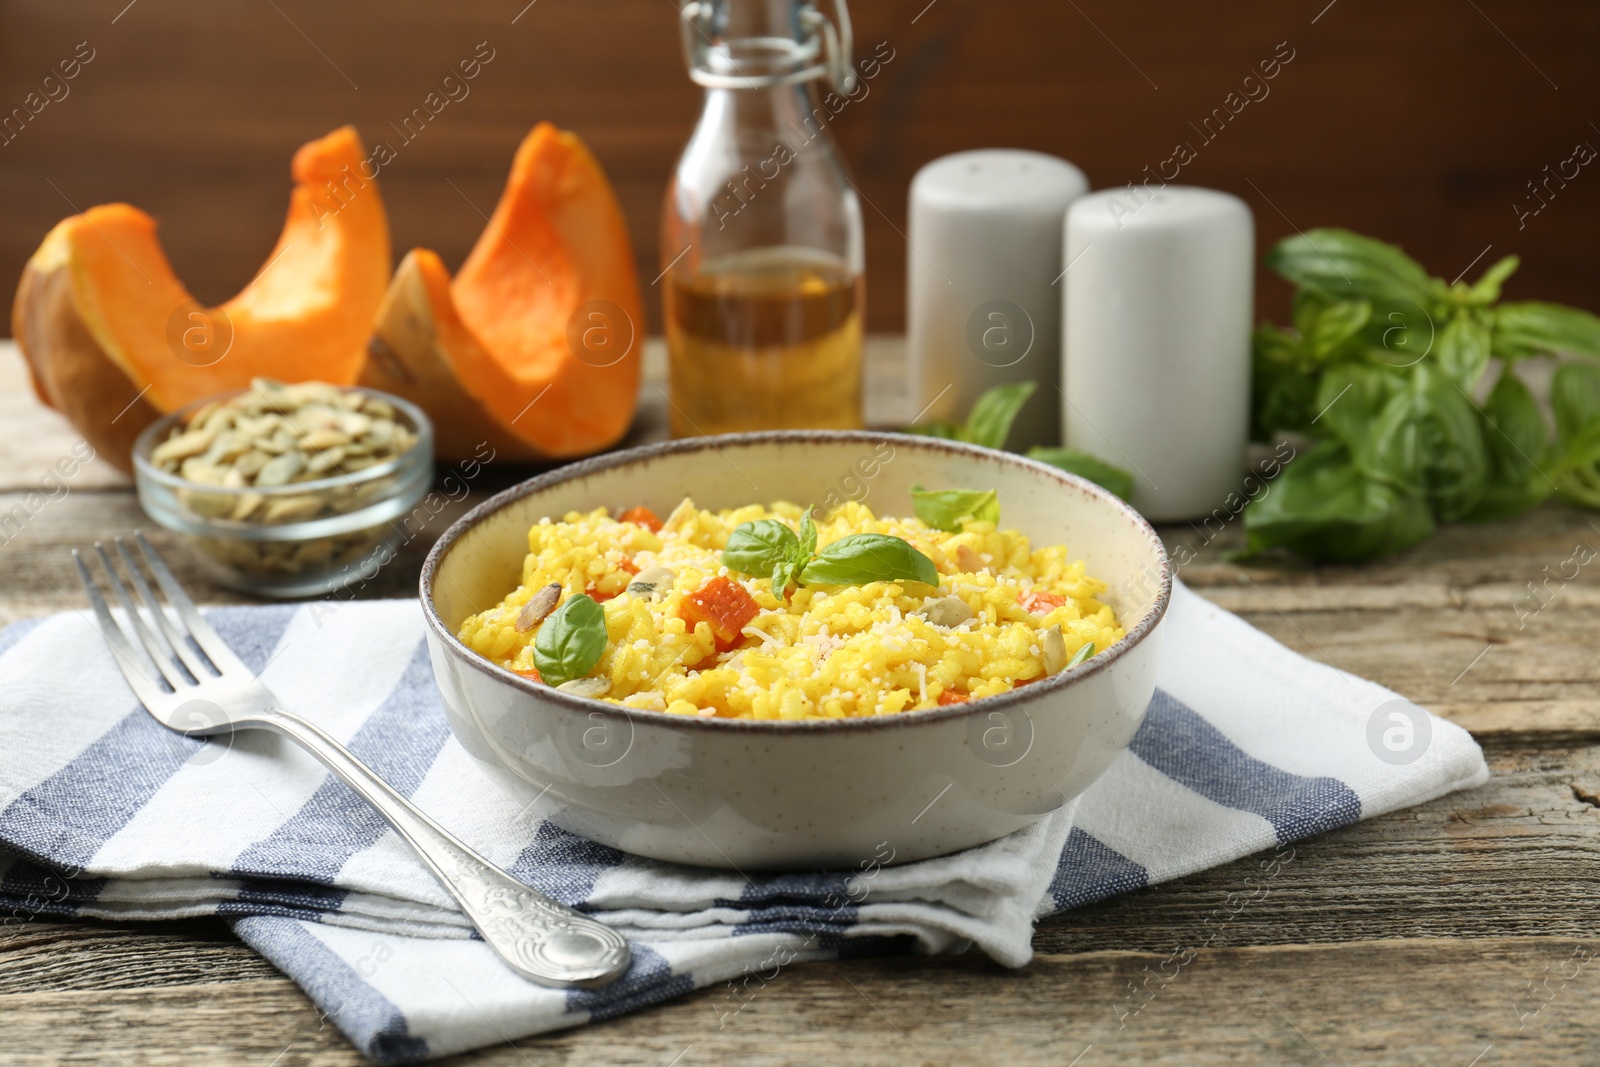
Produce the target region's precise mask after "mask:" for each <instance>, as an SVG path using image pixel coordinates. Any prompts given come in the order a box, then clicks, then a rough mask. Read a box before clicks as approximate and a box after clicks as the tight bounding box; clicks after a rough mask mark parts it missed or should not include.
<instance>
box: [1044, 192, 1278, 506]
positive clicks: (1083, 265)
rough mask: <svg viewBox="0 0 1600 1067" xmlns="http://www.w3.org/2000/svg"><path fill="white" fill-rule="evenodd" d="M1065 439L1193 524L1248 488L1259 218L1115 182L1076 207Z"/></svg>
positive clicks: (1141, 495)
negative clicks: (1126, 475)
mask: <svg viewBox="0 0 1600 1067" xmlns="http://www.w3.org/2000/svg"><path fill="white" fill-rule="evenodd" d="M1065 236H1066V240H1065V248H1064V255H1065V261H1066V262H1067V263H1068V264H1070V265H1071V269H1069V270H1068V271H1067V275H1066V277H1065V279H1063V282H1062V287H1063V289H1064V293H1063V297H1062V299H1063V308H1064V310H1063V315H1064V317H1065V331H1064V336H1065V343H1064V345H1063V348H1062V364H1063V370H1062V377H1063V388H1064V391H1065V394H1066V402H1065V403H1064V404H1063V405H1062V433H1063V436H1064V439H1065V440H1066V443H1067V444H1068V445H1069V446H1070V447H1072V448H1079V449H1083V450H1084V451H1087V452H1091V453H1093V454H1094V455H1096V456H1098V457H1100V458H1101V459H1103V460H1105V461H1106V462H1108V463H1112V464H1115V465H1116V466H1119V467H1122V468H1124V469H1126V470H1128V471H1129V472H1130V473H1132V474H1133V478H1134V490H1133V504H1134V506H1135V507H1136V508H1138V509H1139V510H1140V511H1141V512H1142V513H1144V515H1145V516H1146V517H1147V518H1150V519H1154V520H1158V521H1163V520H1174V519H1193V518H1198V517H1200V516H1203V515H1209V514H1211V513H1212V512H1213V511H1214V510H1215V509H1216V508H1219V507H1222V506H1224V502H1225V501H1226V499H1227V497H1228V494H1230V493H1232V492H1234V491H1236V490H1237V489H1238V488H1239V486H1240V485H1241V483H1242V479H1243V474H1244V464H1245V446H1246V442H1247V440H1248V436H1249V420H1250V324H1251V318H1252V302H1253V296H1254V266H1255V225H1254V222H1253V221H1252V219H1251V215H1250V209H1249V207H1247V206H1246V205H1245V203H1244V201H1242V200H1240V199H1239V198H1238V197H1236V196H1230V195H1229V194H1227V193H1220V192H1217V191H1215V190H1212V189H1196V188H1192V187H1186V186H1171V185H1169V186H1165V187H1162V188H1150V187H1149V186H1146V187H1144V188H1141V189H1137V190H1134V189H1128V188H1124V189H1106V190H1102V191H1100V192H1098V193H1093V194H1091V195H1089V196H1085V197H1083V198H1081V199H1079V200H1077V201H1075V202H1074V203H1073V204H1072V206H1071V207H1070V208H1069V209H1068V211H1067V219H1066V232H1065Z"/></svg>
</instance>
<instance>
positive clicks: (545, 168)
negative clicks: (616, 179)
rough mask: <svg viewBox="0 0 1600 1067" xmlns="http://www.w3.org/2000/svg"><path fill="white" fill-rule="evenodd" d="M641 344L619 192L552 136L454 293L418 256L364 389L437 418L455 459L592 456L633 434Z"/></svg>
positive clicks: (516, 171) (398, 282)
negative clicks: (483, 448)
mask: <svg viewBox="0 0 1600 1067" xmlns="http://www.w3.org/2000/svg"><path fill="white" fill-rule="evenodd" d="M643 330H644V309H643V304H642V302H641V299H640V294H639V281H638V276H637V274H636V273H635V270H634V262H633V248H632V246H631V244H630V243H629V240H628V232H627V228H626V225H625V224H624V222H623V218H622V210H621V208H620V207H619V206H618V204H617V198H616V194H615V193H614V192H613V191H612V189H611V183H610V182H609V181H607V180H606V176H605V172H604V171H603V170H601V168H600V164H599V162H598V161H597V160H596V159H595V158H594V156H593V155H591V154H590V152H589V150H588V148H586V147H585V146H584V144H583V142H582V141H581V140H580V139H579V138H578V137H577V135H575V134H572V133H568V132H564V131H561V130H558V129H556V128H555V127H554V126H553V125H551V124H550V123H548V122H541V123H540V124H539V125H538V126H536V127H534V129H533V131H532V132H531V133H529V134H528V136H527V138H526V139H524V140H523V142H522V145H521V146H520V147H519V148H518V149H517V154H516V158H515V159H514V161H513V162H512V165H511V175H510V177H509V178H508V179H507V181H506V188H505V191H504V193H503V194H502V195H501V197H500V203H499V205H498V206H497V207H496V208H495V211H494V215H493V216H492V217H491V218H490V219H489V225H488V226H487V227H486V228H485V229H484V231H483V233H482V235H481V236H480V237H479V238H478V242H477V244H476V245H475V246H474V247H473V249H472V251H471V253H470V254H469V255H468V256H467V259H466V262H465V263H463V264H462V267H461V270H460V272H459V273H458V274H457V276H456V278H455V279H454V281H452V280H451V279H450V276H449V274H448V272H447V271H445V269H444V267H443V264H442V263H441V262H440V260H439V257H438V256H437V255H435V254H434V253H433V252H430V251H428V250H426V249H415V250H413V251H412V252H411V253H410V254H409V255H407V257H406V259H405V261H404V262H403V263H402V264H401V268H400V270H399V272H398V273H397V274H396V276H395V279H394V282H393V283H392V285H391V287H390V291H389V295H388V297H387V298H386V299H385V301H384V304H383V307H382V308H381V309H380V312H379V316H378V322H377V325H376V327H375V329H374V332H373V339H372V343H371V345H370V346H369V359H368V361H367V364H366V367H365V368H364V370H363V372H362V377H361V381H362V383H363V384H365V385H370V386H372V387H374V388H378V389H384V390H386V391H389V392H393V393H397V394H399V395H401V396H404V397H406V398H408V399H410V400H412V401H414V402H415V403H417V404H418V405H420V406H421V407H423V408H424V409H425V410H427V411H428V413H429V414H430V415H431V416H433V417H434V422H435V424H436V426H437V427H438V428H439V430H440V432H439V437H438V441H439V454H440V457H441V458H443V459H461V458H465V457H467V456H470V455H473V454H474V450H475V449H476V447H477V444H478V443H480V442H482V441H485V440H487V441H489V442H490V443H494V442H495V441H496V440H509V441H510V442H511V443H510V444H509V445H508V446H507V447H506V449H505V451H504V453H501V452H500V451H499V449H500V446H499V445H496V449H497V454H504V455H506V456H507V457H508V458H515V459H535V458H539V459H562V458H569V457H573V456H581V455H587V454H589V453H592V452H597V451H599V450H601V449H603V448H606V447H607V446H609V445H612V444H615V443H616V442H617V441H618V440H619V439H620V438H621V437H622V436H623V434H625V433H626V432H627V430H628V426H629V424H630V423H631V422H632V421H633V414H634V408H635V405H636V403H637V401H638V390H639V371H640V365H641V358H640V352H641V348H642V340H643Z"/></svg>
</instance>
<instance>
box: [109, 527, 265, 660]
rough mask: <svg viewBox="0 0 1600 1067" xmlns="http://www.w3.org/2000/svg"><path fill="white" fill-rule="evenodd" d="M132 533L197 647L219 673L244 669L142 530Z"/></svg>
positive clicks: (158, 582)
mask: <svg viewBox="0 0 1600 1067" xmlns="http://www.w3.org/2000/svg"><path fill="white" fill-rule="evenodd" d="M133 536H134V537H135V538H137V539H138V541H139V547H140V548H141V549H142V550H143V551H144V558H145V562H146V563H148V564H149V565H150V573H151V574H154V575H155V576H156V584H157V585H159V586H161V591H162V592H163V593H165V594H166V597H167V603H169V604H171V605H172V606H173V607H174V608H176V609H177V611H178V618H180V619H182V620H183V624H184V626H186V627H188V629H189V636H190V637H193V638H194V643H195V644H197V645H199V646H200V651H202V652H204V653H205V654H206V656H207V657H208V658H209V659H210V660H211V662H212V663H214V664H216V667H217V670H218V671H220V672H221V673H223V674H227V673H228V672H229V671H248V670H249V669H250V668H249V667H247V666H245V664H244V661H243V660H241V659H240V658H239V657H238V656H236V655H234V654H233V649H231V648H229V647H228V643H227V642H226V641H224V640H223V639H222V638H221V637H220V636H219V635H218V634H217V631H215V630H213V629H212V628H211V624H210V623H208V622H206V620H205V617H204V616H202V615H201V614H200V609H198V608H196V607H195V606H194V601H192V600H190V599H189V594H188V593H185V592H184V591H183V586H181V585H179V584H178V579H176V578H174V577H173V576H172V572H171V571H170V570H168V569H167V565H166V563H164V562H162V559H161V557H160V556H158V555H156V550H155V549H153V548H151V547H150V542H149V541H147V540H145V536H144V531H143V530H135V531H133Z"/></svg>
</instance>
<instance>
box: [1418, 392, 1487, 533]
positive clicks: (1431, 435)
mask: <svg viewBox="0 0 1600 1067" xmlns="http://www.w3.org/2000/svg"><path fill="white" fill-rule="evenodd" d="M1411 398H1412V406H1411V419H1412V421H1413V423H1414V424H1415V426H1416V431H1417V437H1418V448H1419V453H1420V455H1421V457H1422V480H1423V483H1424V484H1425V485H1426V486H1427V491H1428V499H1429V501H1430V502H1431V503H1432V504H1433V510H1434V513H1435V514H1436V515H1437V516H1438V517H1439V518H1440V519H1442V520H1443V521H1445V522H1455V521H1457V520H1459V519H1462V518H1465V517H1466V516H1467V515H1470V514H1471V513H1472V511H1473V509H1475V508H1476V507H1477V506H1478V502H1479V501H1480V500H1482V499H1483V492H1484V486H1485V484H1486V482H1487V480H1488V474H1489V457H1488V453H1487V452H1485V451H1484V447H1483V428H1482V426H1481V423H1480V419H1479V417H1478V409H1477V407H1476V406H1475V405H1474V404H1473V403H1472V401H1471V400H1469V399H1467V396H1466V394H1465V393H1463V392H1462V391H1461V390H1460V388H1458V387H1457V386H1456V385H1455V383H1453V382H1451V381H1450V379H1449V378H1447V377H1446V376H1445V375H1444V374H1442V373H1440V372H1439V371H1438V370H1436V369H1434V368H1433V367H1430V366H1428V365H1427V364H1422V365H1419V366H1418V367H1416V368H1415V370H1414V371H1413V384H1412V390H1411Z"/></svg>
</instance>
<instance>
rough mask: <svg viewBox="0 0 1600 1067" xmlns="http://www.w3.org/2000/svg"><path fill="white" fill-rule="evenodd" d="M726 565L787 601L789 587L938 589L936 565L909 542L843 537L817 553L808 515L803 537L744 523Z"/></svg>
mask: <svg viewBox="0 0 1600 1067" xmlns="http://www.w3.org/2000/svg"><path fill="white" fill-rule="evenodd" d="M722 565H723V566H724V567H727V568H728V569H729V570H730V571H738V572H739V573H740V574H748V575H751V576H752V577H756V578H767V579H769V580H770V581H771V582H772V591H773V592H774V593H775V594H777V595H779V596H782V595H783V594H784V593H785V591H786V590H787V589H788V587H789V586H790V584H792V583H795V582H798V583H799V584H801V585H866V584H868V583H869V582H921V583H922V584H924V585H938V584H939V572H938V571H937V570H935V569H934V566H933V560H931V559H929V558H928V557H927V556H924V555H923V554H922V553H921V552H918V551H917V550H916V549H915V548H913V547H912V545H911V543H910V542H909V541H906V540H904V539H903V538H899V537H890V536H889V535H887V534H875V533H860V534H851V535H849V536H848V537H841V538H839V540H837V541H834V542H832V543H831V544H828V545H825V546H823V548H822V550H821V551H818V550H817V528H816V525H815V524H814V523H813V522H812V519H811V512H810V510H809V509H807V511H806V513H805V515H804V516H803V517H802V518H801V520H800V532H799V534H796V533H795V531H793V530H791V529H789V527H788V526H787V525H785V524H784V523H781V522H779V521H778V520H776V519H757V520H756V521H754V522H746V523H740V524H739V525H738V526H737V527H735V528H734V530H733V532H732V533H731V534H729V535H728V544H727V547H725V548H724V549H723V550H722Z"/></svg>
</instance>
